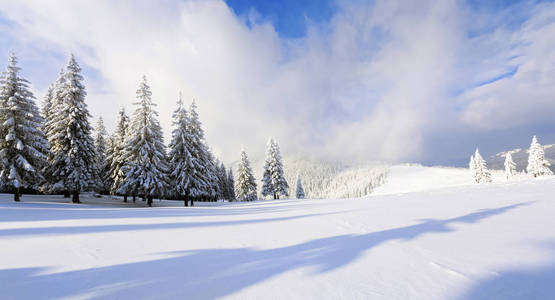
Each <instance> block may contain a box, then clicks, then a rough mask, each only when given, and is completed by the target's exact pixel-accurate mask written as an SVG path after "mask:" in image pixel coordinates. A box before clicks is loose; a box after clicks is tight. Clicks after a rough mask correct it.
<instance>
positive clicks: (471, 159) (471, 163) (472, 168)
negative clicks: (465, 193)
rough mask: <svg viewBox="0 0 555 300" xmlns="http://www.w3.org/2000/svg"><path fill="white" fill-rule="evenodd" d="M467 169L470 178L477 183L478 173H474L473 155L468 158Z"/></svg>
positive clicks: (474, 162)
mask: <svg viewBox="0 0 555 300" xmlns="http://www.w3.org/2000/svg"><path fill="white" fill-rule="evenodd" d="M468 168H469V169H470V172H471V173H472V178H474V182H475V183H478V173H477V172H476V161H475V160H474V155H471V156H470V162H468Z"/></svg>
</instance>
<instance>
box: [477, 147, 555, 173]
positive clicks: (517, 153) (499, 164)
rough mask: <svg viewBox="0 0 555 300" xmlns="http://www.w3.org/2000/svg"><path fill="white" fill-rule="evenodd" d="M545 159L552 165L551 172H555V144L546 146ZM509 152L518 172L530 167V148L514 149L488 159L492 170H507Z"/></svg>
mask: <svg viewBox="0 0 555 300" xmlns="http://www.w3.org/2000/svg"><path fill="white" fill-rule="evenodd" d="M543 149H544V152H545V158H546V159H547V160H548V161H549V162H550V163H551V170H552V171H555V144H551V145H544V146H543ZM508 152H511V155H512V156H513V161H514V162H515V163H516V169H517V171H519V172H520V171H522V170H524V169H526V165H528V148H526V149H520V148H519V149H513V150H509V151H505V152H499V153H497V154H495V155H494V156H491V157H490V158H488V160H487V163H488V167H489V168H490V169H499V170H501V169H505V166H504V163H505V156H506V155H507V153H508Z"/></svg>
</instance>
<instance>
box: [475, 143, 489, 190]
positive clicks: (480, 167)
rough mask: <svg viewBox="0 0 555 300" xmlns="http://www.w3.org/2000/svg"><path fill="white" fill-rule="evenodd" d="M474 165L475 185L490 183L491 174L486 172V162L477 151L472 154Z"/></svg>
mask: <svg viewBox="0 0 555 300" xmlns="http://www.w3.org/2000/svg"><path fill="white" fill-rule="evenodd" d="M474 163H475V165H476V183H487V182H491V173H490V172H489V170H488V167H487V165H486V161H485V160H484V159H483V158H482V156H481V155H480V152H479V151H478V149H476V152H475V153H474Z"/></svg>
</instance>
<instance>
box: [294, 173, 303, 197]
mask: <svg viewBox="0 0 555 300" xmlns="http://www.w3.org/2000/svg"><path fill="white" fill-rule="evenodd" d="M295 195H296V196H297V199H304V197H305V194H304V189H303V185H302V183H301V176H300V175H297V189H296V192H295Z"/></svg>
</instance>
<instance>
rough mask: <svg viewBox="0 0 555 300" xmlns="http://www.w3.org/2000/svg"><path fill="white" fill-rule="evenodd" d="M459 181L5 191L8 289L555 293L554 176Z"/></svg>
mask: <svg viewBox="0 0 555 300" xmlns="http://www.w3.org/2000/svg"><path fill="white" fill-rule="evenodd" d="M436 171H437V170H436ZM467 171H468V170H467ZM393 172H395V170H394V171H393ZM415 172H418V170H416V171H415ZM437 172H439V173H441V172H442V171H437ZM443 172H456V170H452V169H445V170H444V171H443ZM465 174H466V175H465V176H467V175H468V172H467V173H465ZM391 184H394V182H393V181H392V183H391ZM450 185H452V186H450V187H444V188H439V189H434V190H422V191H413V192H407V193H404V194H391V193H389V194H388V193H386V190H385V188H387V184H386V185H384V190H383V193H384V194H383V195H373V196H370V197H366V198H357V199H330V200H310V199H306V200H276V201H273V200H272V201H256V202H248V203H229V204H223V205H220V206H215V207H181V205H182V202H171V201H161V202H158V201H157V200H155V202H154V205H155V206H160V207H154V208H140V207H132V206H131V204H128V205H123V204H122V203H119V202H116V201H108V200H106V199H100V200H99V199H94V198H89V197H82V199H81V200H82V201H83V202H84V204H70V203H60V202H63V201H65V202H67V199H64V198H62V197H58V196H29V195H24V196H23V197H22V201H23V202H21V203H14V202H12V196H11V195H1V196H0V257H1V258H2V259H0V282H2V284H0V298H2V299H89V298H95V299H98V298H106V299H211V298H220V297H221V298H235V299H260V298H274V299H308V298H311V299H332V298H333V299H368V298H371V299H375V298H378V299H553V298H554V297H555V285H554V284H553V283H554V282H555V251H554V250H555V199H554V198H553V195H555V177H552V176H551V177H545V178H537V179H524V180H517V181H508V182H500V181H497V183H494V184H484V185H468V184H467V185H464V184H462V183H461V184H459V182H451V183H450ZM143 205H144V203H142V202H141V201H139V203H138V204H137V206H143ZM172 205H173V206H172Z"/></svg>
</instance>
